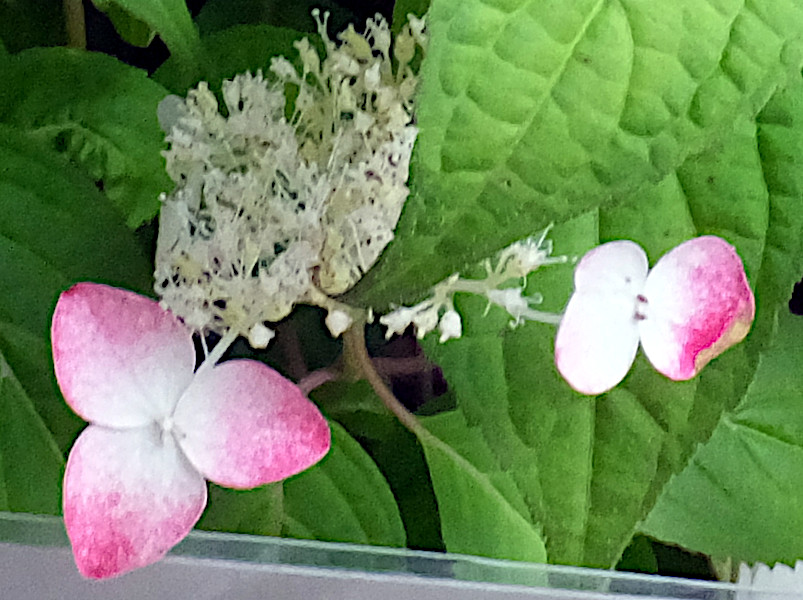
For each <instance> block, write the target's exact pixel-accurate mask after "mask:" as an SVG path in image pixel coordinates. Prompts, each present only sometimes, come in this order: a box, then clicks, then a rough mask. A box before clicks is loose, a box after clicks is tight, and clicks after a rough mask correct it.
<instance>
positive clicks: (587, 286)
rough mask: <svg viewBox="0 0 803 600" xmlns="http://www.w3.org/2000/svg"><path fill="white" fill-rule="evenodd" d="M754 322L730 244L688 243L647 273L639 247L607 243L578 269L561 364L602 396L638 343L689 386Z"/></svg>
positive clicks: (577, 382) (578, 383) (574, 380)
mask: <svg viewBox="0 0 803 600" xmlns="http://www.w3.org/2000/svg"><path fill="white" fill-rule="evenodd" d="M754 316H755V300H754V298H753V292H752V291H751V290H750V286H749V285H748V282H747V277H746V276H745V272H744V266H743V265H742V261H741V259H740V258H739V256H738V254H736V251H735V250H734V248H733V247H732V246H731V245H730V244H728V243H727V242H726V241H725V240H723V239H721V238H718V237H715V236H703V237H698V238H695V239H692V240H688V241H686V242H684V243H682V244H680V245H679V246H677V247H676V248H674V249H673V250H671V251H670V252H668V253H667V254H665V255H664V256H663V257H662V258H661V259H660V260H659V261H658V263H657V264H656V265H655V267H653V269H652V271H650V272H649V274H648V264H647V255H646V254H645V253H644V250H642V249H641V247H640V246H639V245H637V244H635V243H634V242H630V241H615V242H609V243H607V244H603V245H601V246H599V247H597V248H594V249H593V250H591V251H590V252H588V253H587V254H586V255H585V256H584V257H583V258H582V260H581V261H580V262H579V263H578V265H577V268H576V269H575V272H574V294H573V295H572V297H571V299H570V300H569V304H568V305H567V307H566V311H565V313H564V316H563V319H562V321H561V323H560V328H559V329H558V333H557V336H556V338H555V362H556V365H557V368H558V371H560V373H561V375H563V377H564V379H566V381H567V382H568V383H569V385H570V386H571V387H572V388H574V389H575V390H577V391H578V392H580V393H582V394H589V395H596V394H601V393H603V392H606V391H608V390H610V389H611V388H613V387H614V386H616V385H617V384H618V383H619V382H620V381H622V379H623V378H624V377H625V375H626V374H627V372H628V371H629V370H630V366H631V365H632V364H633V361H634V360H635V357H636V352H637V350H638V346H639V340H641V346H642V348H643V349H644V354H646V356H647V358H648V359H649V361H650V362H651V363H652V365H653V366H654V367H655V368H656V369H657V370H658V371H659V372H660V373H663V374H664V375H665V376H667V377H668V378H670V379H673V380H675V381H683V380H687V379H691V378H692V377H694V376H695V375H697V373H699V372H700V370H701V369H702V368H703V367H704V366H705V365H706V364H707V363H708V361H710V360H711V359H712V358H715V357H716V356H719V355H720V354H721V353H722V352H724V351H725V350H727V349H728V348H730V347H731V346H733V345H734V344H736V343H738V342H740V341H741V340H742V339H744V337H745V336H746V335H747V332H748V331H749V330H750V326H751V324H752V322H753V317H754Z"/></svg>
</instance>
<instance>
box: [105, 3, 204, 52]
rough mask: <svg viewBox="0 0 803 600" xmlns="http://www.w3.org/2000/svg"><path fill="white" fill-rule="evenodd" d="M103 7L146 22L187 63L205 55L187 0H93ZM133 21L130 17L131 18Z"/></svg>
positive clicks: (118, 14)
mask: <svg viewBox="0 0 803 600" xmlns="http://www.w3.org/2000/svg"><path fill="white" fill-rule="evenodd" d="M92 2H93V3H94V4H95V6H97V7H98V9H99V10H102V11H103V12H105V13H109V12H112V14H114V15H116V17H117V21H116V22H115V25H116V24H117V22H119V21H120V19H121V15H120V13H121V12H122V13H127V14H128V15H129V19H131V20H136V21H139V22H141V23H144V24H146V25H147V26H148V27H150V29H152V30H153V31H155V32H156V33H158V34H159V37H161V38H162V41H164V43H165V45H166V46H167V47H168V49H169V50H170V53H171V54H172V55H173V56H178V57H180V60H182V61H184V63H185V65H188V68H190V67H189V65H193V66H195V65H197V63H198V61H199V58H200V56H201V54H200V52H199V45H200V38H199V37H198V30H197V29H196V27H195V24H194V23H193V22H192V18H191V17H190V12H189V10H187V4H186V3H185V2H184V0H92ZM129 23H130V21H129Z"/></svg>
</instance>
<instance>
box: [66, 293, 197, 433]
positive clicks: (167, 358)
mask: <svg viewBox="0 0 803 600" xmlns="http://www.w3.org/2000/svg"><path fill="white" fill-rule="evenodd" d="M51 336H52V342H53V364H54V366H55V370H56V379H57V380H58V382H59V387H61V391H62V393H63V394H64V398H65V400H66V401H67V403H68V404H69V405H70V406H71V407H72V409H73V410H74V411H75V412H76V413H78V415H80V416H81V417H82V418H83V419H84V420H87V421H90V422H93V423H96V424H99V425H106V426H109V427H137V426H142V425H145V424H147V423H148V422H150V421H152V420H154V419H160V418H162V417H165V416H167V415H169V414H170V413H171V412H172V410H173V407H174V406H175V403H176V402H177V401H178V399H179V397H180V396H181V394H182V392H183V391H184V390H185V389H186V388H187V386H188V385H189V384H190V381H191V380H192V376H193V368H194V366H195V348H194V346H193V343H192V336H191V334H190V332H189V331H188V330H187V329H186V328H185V327H184V325H182V324H181V323H180V322H179V321H178V320H177V319H176V318H175V317H174V316H173V315H172V314H170V313H169V312H167V311H165V310H163V309H162V308H161V307H160V306H159V304H158V302H156V301H155V300H151V299H150V298H146V297H145V296H140V295H139V294H135V293H134V292H130V291H127V290H121V289H117V288H113V287H109V286H106V285H100V284H96V283H79V284H77V285H75V286H73V287H71V288H70V289H69V290H67V291H66V292H64V293H63V294H62V295H61V297H60V298H59V301H58V303H57V304H56V310H55V312H54V313H53V324H52V329H51Z"/></svg>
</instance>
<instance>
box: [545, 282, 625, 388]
mask: <svg viewBox="0 0 803 600" xmlns="http://www.w3.org/2000/svg"><path fill="white" fill-rule="evenodd" d="M634 308H635V306H634V301H633V298H632V297H630V296H629V295H626V294H616V293H608V294H605V293H589V294H585V293H580V292H576V293H575V294H574V295H573V296H572V298H571V299H570V300H569V305H568V306H567V307H566V311H565V312H564V314H563V319H562V320H561V322H560V327H559V328H558V333H557V335H556V336H555V365H556V366H557V368H558V371H559V372H560V374H561V375H562V376H563V378H564V379H565V380H566V382H567V383H568V384H569V385H570V386H571V387H572V388H573V389H574V390H576V391H578V392H580V393H581V394H587V395H591V396H595V395H597V394H602V393H604V392H607V391H608V390H610V389H611V388H613V387H615V386H616V385H617V384H618V383H619V382H620V381H622V379H624V377H625V375H627V372H628V371H629V370H630V367H631V365H632V364H633V360H634V359H635V358H636V351H637V350H638V326H637V325H636V322H635V319H634V317H633V313H634Z"/></svg>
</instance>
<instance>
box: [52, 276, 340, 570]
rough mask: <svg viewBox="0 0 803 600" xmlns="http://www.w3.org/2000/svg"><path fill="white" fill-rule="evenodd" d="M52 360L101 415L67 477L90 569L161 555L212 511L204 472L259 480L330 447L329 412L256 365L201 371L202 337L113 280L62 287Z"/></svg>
mask: <svg viewBox="0 0 803 600" xmlns="http://www.w3.org/2000/svg"><path fill="white" fill-rule="evenodd" d="M51 333H52V342H53V359H54V365H55V371H56V377H57V379H58V382H59V386H60V387H61V389H62V392H63V394H64V397H65V399H66V401H67V403H68V404H69V405H70V406H71V407H72V408H73V410H75V411H76V412H77V413H78V414H80V415H81V416H82V417H84V418H85V419H87V420H89V421H90V425H89V427H87V428H86V429H85V430H84V431H83V432H82V433H81V435H80V436H79V437H78V439H77V440H76V442H75V444H74V445H73V448H72V451H71V452H70V456H69V459H68V460H67V468H66V472H65V475H64V494H63V504H64V523H65V527H66V529H67V534H68V536H69V538H70V542H71V544H72V548H73V555H74V557H75V561H76V564H77V565H78V569H79V571H80V572H81V573H82V574H83V575H85V576H86V577H92V578H105V577H112V576H116V575H120V574H122V573H125V572H126V571H130V570H132V569H136V568H139V567H142V566H145V565H148V564H151V563H153V562H155V561H157V560H159V559H160V558H161V557H162V556H164V555H165V553H167V552H168V551H169V550H170V548H172V547H173V546H174V545H175V544H177V543H178V542H179V541H181V539H183V538H184V537H185V536H186V535H187V533H189V531H190V530H191V529H192V527H193V526H194V525H195V523H196V522H197V521H198V519H199V518H200V516H201V514H202V512H203V510H204V508H205V506H206V481H205V479H209V480H211V481H213V482H215V483H218V484H220V485H224V486H231V487H237V488H250V487H256V486H259V485H263V484H266V483H270V482H274V481H279V480H281V479H284V478H286V477H289V476H290V475H294V474H296V473H299V472H301V471H303V470H304V469H307V468H308V467H310V466H311V465H313V464H315V463H316V462H318V461H319V460H320V459H321V458H322V457H323V456H324V455H325V454H326V453H327V452H328V450H329V445H330V432H329V427H328V425H327V423H326V420H325V419H324V418H323V416H322V415H321V413H320V412H319V411H318V409H317V408H316V407H315V405H314V404H312V403H311V402H310V401H309V400H307V399H306V398H305V397H304V396H303V394H302V393H301V392H300V390H299V389H298V388H297V387H296V386H295V385H294V384H293V383H291V382H290V381H288V380H286V379H285V378H283V377H282V376H281V375H279V374H278V373H276V372H275V371H273V370H272V369H270V368H269V367H267V366H266V365H264V364H262V363H258V362H256V361H249V360H237V361H229V362H226V363H223V364H220V365H216V366H212V365H206V364H205V365H203V366H202V367H201V368H200V369H199V371H198V372H197V373H195V374H194V373H193V366H194V361H195V351H194V346H193V343H192V338H191V335H190V332H189V331H188V330H187V329H186V328H185V327H184V326H183V325H182V324H181V323H180V322H179V321H178V320H177V319H176V318H175V317H174V316H173V315H172V314H171V313H169V312H167V311H164V310H162V309H161V308H160V307H159V305H158V303H157V302H156V301H154V300H150V299H148V298H144V297H142V296H138V295H137V294H134V293H132V292H129V291H125V290H120V289H116V288H111V287H108V286H104V285H98V284H92V283H81V284H78V285H76V286H74V287H73V288H71V289H69V290H67V291H66V292H64V293H63V294H62V295H61V297H60V298H59V301H58V304H57V305H56V310H55V312H54V315H53V326H52V332H51Z"/></svg>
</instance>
